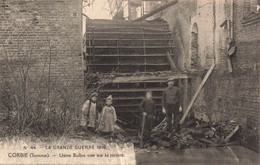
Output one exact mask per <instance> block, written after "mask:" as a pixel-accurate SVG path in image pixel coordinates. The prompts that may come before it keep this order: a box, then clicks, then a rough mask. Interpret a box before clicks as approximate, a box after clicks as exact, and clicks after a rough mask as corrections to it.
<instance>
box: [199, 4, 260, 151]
mask: <svg viewBox="0 0 260 165" xmlns="http://www.w3.org/2000/svg"><path fill="white" fill-rule="evenodd" d="M227 3H228V4H224V5H225V6H226V7H225V8H224V9H225V11H221V12H222V13H223V12H224V13H225V12H226V18H228V16H229V15H230V14H229V13H230V7H231V6H230V1H227ZM245 7H247V6H245V3H244V2H243V1H242V0H240V1H235V4H234V39H235V41H236V45H237V54H236V56H235V57H234V58H233V59H232V62H233V72H232V73H228V68H227V55H226V53H227V52H226V45H225V44H223V43H224V41H223V40H222V41H219V43H218V45H217V46H218V49H219V50H218V51H219V54H218V58H219V59H220V60H219V61H218V63H217V68H216V70H215V72H214V74H213V75H212V76H211V78H210V81H209V82H208V83H207V85H206V87H205V91H207V92H206V93H207V94H206V95H205V97H204V98H205V100H206V103H207V108H208V109H210V110H211V113H210V114H212V115H213V114H214V115H215V116H217V115H218V116H219V118H220V119H224V120H235V121H237V122H238V123H239V124H240V125H241V128H242V132H241V135H242V137H241V142H242V144H243V145H246V146H247V147H249V148H251V149H254V150H257V151H259V107H260V106H259V103H260V97H259V93H260V92H259V91H260V85H259V61H260V56H259V52H260V15H259V13H258V17H257V16H256V15H252V16H253V17H255V19H252V20H251V21H250V19H249V18H246V17H247V15H244V14H243V13H247V12H244V10H245ZM222 30H223V31H225V27H224V28H223V29H222ZM222 33H223V32H222ZM223 39H224V38H223ZM220 42H222V43H220ZM216 114H217V115H216Z"/></svg>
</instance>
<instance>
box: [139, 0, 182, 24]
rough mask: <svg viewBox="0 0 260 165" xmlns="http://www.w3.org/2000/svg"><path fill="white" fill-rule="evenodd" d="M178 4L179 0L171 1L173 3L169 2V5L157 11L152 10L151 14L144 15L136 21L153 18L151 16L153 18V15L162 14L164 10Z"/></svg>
mask: <svg viewBox="0 0 260 165" xmlns="http://www.w3.org/2000/svg"><path fill="white" fill-rule="evenodd" d="M177 2H178V0H174V1H171V2H169V3H167V4H165V5H163V6H160V7H158V8H157V9H154V10H152V11H151V12H149V13H147V14H145V15H143V16H142V17H140V18H137V19H136V20H135V21H142V20H145V19H147V18H149V17H151V16H153V15H155V14H157V13H159V12H161V11H163V10H165V9H167V8H169V7H171V6H173V5H175V4H176V3H177Z"/></svg>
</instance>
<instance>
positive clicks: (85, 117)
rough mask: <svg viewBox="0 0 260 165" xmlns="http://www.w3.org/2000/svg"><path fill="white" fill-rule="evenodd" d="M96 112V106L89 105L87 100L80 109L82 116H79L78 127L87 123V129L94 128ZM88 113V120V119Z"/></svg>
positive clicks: (94, 104) (93, 104)
mask: <svg viewBox="0 0 260 165" xmlns="http://www.w3.org/2000/svg"><path fill="white" fill-rule="evenodd" d="M89 105H90V108H89ZM88 110H89V112H88ZM96 111H97V104H96V103H93V102H91V104H90V100H87V101H86V102H85V103H84V105H83V107H82V116H81V121H80V125H81V126H86V125H87V122H89V123H88V127H96V119H97V118H98V117H97V116H96V115H97V113H96ZM88 113H89V118H88Z"/></svg>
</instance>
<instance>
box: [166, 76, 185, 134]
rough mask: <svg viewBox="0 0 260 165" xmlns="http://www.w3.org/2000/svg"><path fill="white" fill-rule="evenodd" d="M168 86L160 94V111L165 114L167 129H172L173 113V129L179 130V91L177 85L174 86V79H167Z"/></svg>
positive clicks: (180, 109)
mask: <svg viewBox="0 0 260 165" xmlns="http://www.w3.org/2000/svg"><path fill="white" fill-rule="evenodd" d="M167 83H168V87H167V88H166V89H164V91H163V94H162V112H163V114H166V119H167V127H166V128H167V131H170V132H171V131H172V114H173V115H174V125H173V128H174V129H175V131H178V130H179V125H180V118H181V113H180V112H181V111H182V108H181V106H180V105H181V91H180V89H179V88H178V87H176V86H174V79H168V81H167Z"/></svg>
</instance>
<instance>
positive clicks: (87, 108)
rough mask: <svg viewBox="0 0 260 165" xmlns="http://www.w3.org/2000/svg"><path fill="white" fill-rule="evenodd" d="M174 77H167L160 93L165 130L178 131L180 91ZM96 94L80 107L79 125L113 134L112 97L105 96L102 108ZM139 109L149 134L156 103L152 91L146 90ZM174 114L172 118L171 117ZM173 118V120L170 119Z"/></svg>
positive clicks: (114, 121)
mask: <svg viewBox="0 0 260 165" xmlns="http://www.w3.org/2000/svg"><path fill="white" fill-rule="evenodd" d="M174 83H175V81H174V79H168V80H167V84H168V87H167V88H165V89H164V90H163V94H162V113H163V114H164V115H166V120H167V127H166V130H167V131H169V132H171V131H173V130H174V131H178V130H179V122H180V117H181V112H182V108H181V98H182V96H181V91H180V89H179V88H178V87H176V86H174ZM97 99H98V94H97V93H93V94H91V96H90V99H89V100H87V101H86V102H85V103H84V105H83V107H82V116H81V121H80V126H81V127H82V128H86V127H87V128H88V130H90V131H92V132H93V131H100V132H103V133H106V134H109V135H110V136H113V132H114V125H115V124H116V120H117V115H116V111H115V108H114V107H113V106H112V103H113V98H112V96H111V95H110V96H108V97H107V98H106V105H105V106H104V107H103V108H102V106H101V105H100V103H99V102H98V100H97ZM140 110H141V113H142V117H143V118H145V119H146V120H145V121H146V122H145V125H144V130H145V132H146V135H148V136H149V134H150V132H151V130H152V128H153V123H154V120H155V112H156V105H155V101H154V100H153V98H152V91H147V92H146V97H145V98H144V99H143V100H142V101H141V103H140ZM172 116H174V118H173V117H172ZM172 119H174V122H173V121H172Z"/></svg>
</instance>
